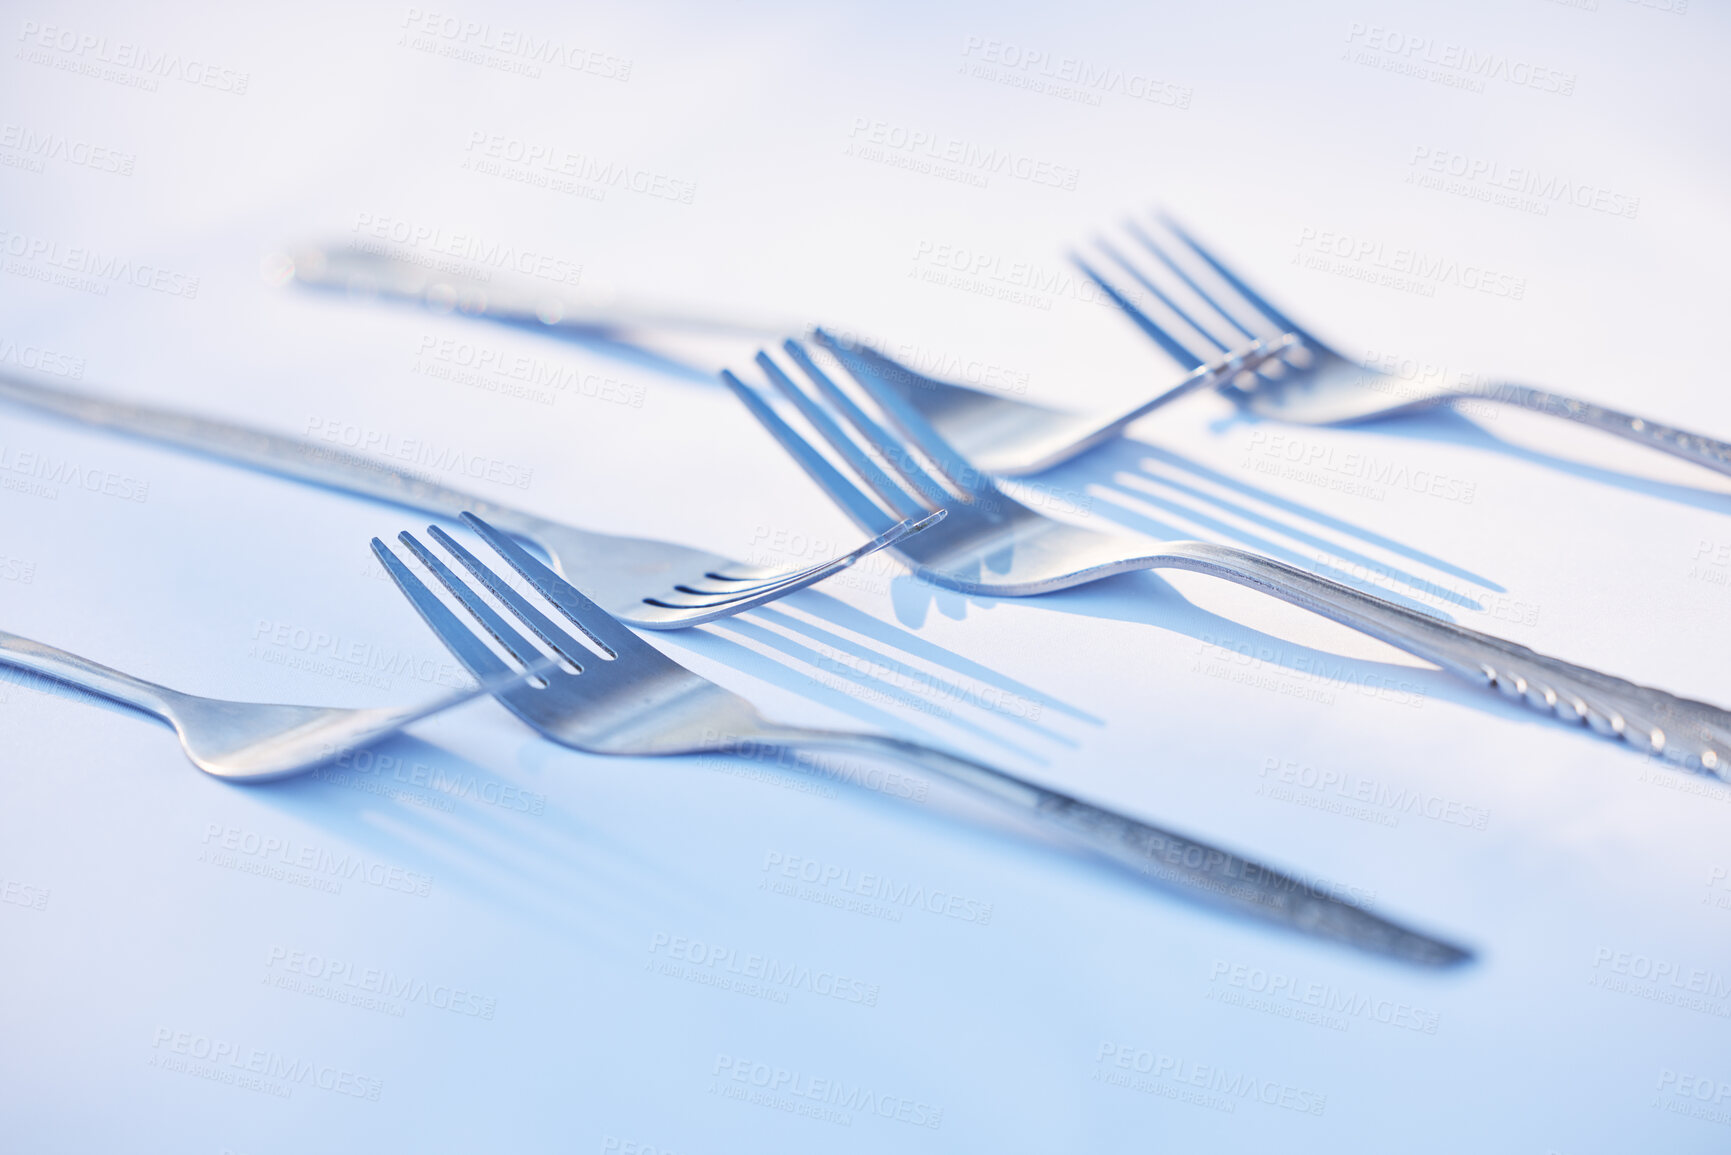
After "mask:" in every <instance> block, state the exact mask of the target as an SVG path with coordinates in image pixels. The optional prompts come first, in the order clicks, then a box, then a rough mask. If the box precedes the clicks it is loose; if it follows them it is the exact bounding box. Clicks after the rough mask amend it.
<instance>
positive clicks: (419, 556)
mask: <svg viewBox="0 0 1731 1155" xmlns="http://www.w3.org/2000/svg"><path fill="white" fill-rule="evenodd" d="M397 540H398V541H400V542H402V543H403V544H404V545H405V546H407V547H408V549H409V552H410V553H412V554H414V555H415V559H416V560H417V561H419V562H420V563H421V564H422V565H424V566H426V567H427V568H428V569H430V570H432V571H433V576H434V577H436V578H438V579H439V581H440V583H441V584H443V585H444V587H445V588H446V589H448V590H450V591H451V594H452V596H454V597H455V598H456V599H457V600H458V601H460V602H462V603H463V608H464V609H466V610H468V611H469V612H470V613H471V614H473V615H474V616H475V620H476V621H478V622H480V623H481V625H482V626H484V627H486V630H487V632H488V633H490V634H492V635H493V637H494V638H496V639H498V642H499V644H500V645H501V646H504V647H505V649H506V650H508V651H509V652H510V654H511V656H512V657H513V658H516V659H517V660H518V661H519V662H522V663H523V665H525V666H528V665H530V664H532V663H534V662H538V661H541V660H542V657H543V655H542V653H541V651H540V650H537V649H536V648H535V646H534V643H532V642H530V641H529V639H528V638H525V637H524V636H523V635H522V634H520V633H518V632H517V631H516V630H515V629H514V628H513V627H512V625H511V623H510V622H507V621H506V620H505V619H504V618H503V617H501V616H500V615H499V611H497V610H495V609H494V608H493V607H492V606H490V605H488V604H487V603H486V602H485V601H484V600H482V598H481V596H480V595H479V594H477V593H476V592H475V591H474V590H473V589H470V588H469V585H468V583H466V582H464V581H463V579H462V578H460V577H458V576H457V575H456V574H455V573H454V572H452V570H451V567H450V566H448V565H446V564H445V563H444V562H443V561H441V560H439V557H438V555H437V554H435V553H434V552H433V551H432V550H430V549H428V548H427V547H426V546H424V545H422V544H421V542H420V539H418V538H417V537H415V535H414V534H412V533H410V532H409V531H408V530H406V529H405V530H404V531H403V532H401V533H399V534H398V535H397Z"/></svg>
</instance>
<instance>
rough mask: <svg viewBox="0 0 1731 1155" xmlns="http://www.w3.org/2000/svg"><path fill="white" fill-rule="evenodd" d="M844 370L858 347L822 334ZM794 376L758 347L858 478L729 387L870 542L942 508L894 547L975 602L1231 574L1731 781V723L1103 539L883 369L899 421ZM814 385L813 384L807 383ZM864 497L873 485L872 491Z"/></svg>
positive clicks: (1309, 589) (1363, 607)
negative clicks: (1165, 575)
mask: <svg viewBox="0 0 1731 1155" xmlns="http://www.w3.org/2000/svg"><path fill="white" fill-rule="evenodd" d="M817 337H818V341H819V344H820V345H822V346H823V348H824V349H826V350H827V351H828V352H829V353H830V354H831V355H833V356H834V357H835V358H836V359H837V361H838V362H839V363H840V364H841V366H842V367H843V368H844V369H847V370H850V371H851V370H853V369H854V367H855V365H856V364H857V357H856V354H855V352H854V351H853V350H851V349H849V348H848V347H846V346H845V345H842V344H841V343H839V342H836V341H833V340H829V339H827V338H826V336H825V335H824V334H823V333H822V332H821V331H820V332H819V333H818V335H817ZM782 350H783V352H784V354H785V357H786V360H787V364H788V368H783V366H782V364H780V363H778V362H777V361H776V360H775V359H773V358H771V357H770V356H769V355H768V354H767V353H761V352H760V353H759V354H758V356H757V363H758V365H759V367H760V368H761V369H762V370H763V372H764V373H765V375H766V376H767V377H768V379H769V381H770V382H771V383H772V384H773V385H774V386H775V388H776V389H777V390H779V391H780V392H781V393H782V394H783V395H785V396H786V397H787V399H788V400H789V401H790V402H792V403H793V405H794V407H795V408H797V409H798V410H799V412H800V413H801V414H802V415H803V416H804V418H805V419H806V421H807V422H808V423H809V424H810V425H811V426H812V427H813V428H814V429H816V430H817V432H818V434H819V435H820V436H821V437H822V438H823V440H824V441H825V442H827V443H828V444H829V446H830V448H831V449H832V450H833V451H834V453H835V454H836V455H837V457H838V458H839V459H840V460H841V462H842V463H843V464H844V465H845V467H846V468H847V469H848V470H850V471H851V472H852V474H853V478H852V479H850V478H849V477H848V476H846V475H844V474H843V472H842V471H841V469H838V468H837V466H836V465H835V464H832V463H831V461H830V459H829V458H828V457H826V456H825V455H824V454H823V453H822V452H821V451H819V450H818V449H817V448H816V447H815V446H814V445H813V444H812V442H811V441H809V440H808V439H807V438H806V437H805V436H803V435H802V434H800V433H798V432H797V431H795V430H794V428H793V427H792V426H791V425H789V424H788V423H787V422H786V421H785V420H783V418H782V417H781V416H780V415H779V414H778V413H777V412H776V410H775V409H774V408H772V407H771V406H770V405H769V403H768V402H766V401H765V400H764V399H763V398H762V397H760V396H759V395H758V393H757V391H756V390H754V389H752V388H750V387H748V386H747V385H746V384H745V383H744V382H742V381H741V380H740V379H739V378H738V377H736V376H735V375H734V374H732V373H731V372H725V371H724V372H723V373H722V379H723V380H724V381H725V382H726V383H727V385H728V386H729V387H730V388H732V389H733V391H734V392H735V393H736V394H738V396H739V398H740V400H742V401H744V402H745V404H746V407H747V408H748V409H749V410H750V411H751V412H752V414H753V415H754V416H756V418H757V419H758V421H759V422H761V423H762V424H763V426H764V427H765V428H766V429H767V430H768V431H769V432H770V433H771V434H772V435H773V436H774V437H775V438H776V440H778V441H780V442H781V444H782V445H783V447H785V448H786V449H787V451H788V452H789V453H790V454H792V455H793V457H794V459H795V460H796V461H798V462H799V464H800V465H801V466H802V467H804V469H805V470H806V472H807V473H809V474H810V475H811V477H812V479H813V480H815V481H816V482H817V483H818V485H819V486H821V487H822V488H823V489H824V490H825V491H826V492H827V493H828V494H829V495H830V497H831V498H832V499H834V500H835V502H836V504H838V505H840V506H841V507H842V509H843V510H844V511H845V512H846V513H847V514H848V515H849V516H850V517H852V518H853V520H854V521H855V522H856V523H858V524H859V525H861V526H862V527H864V528H865V529H866V530H867V532H872V531H874V530H875V529H878V528H881V527H883V526H886V525H888V524H890V523H892V522H894V521H895V520H897V519H899V518H906V517H915V516H920V515H923V514H926V513H930V512H932V511H934V510H939V509H942V510H945V511H947V512H948V514H949V516H948V517H946V518H945V519H944V521H943V522H942V523H940V524H939V525H937V526H935V527H933V528H932V529H930V530H928V531H926V532H925V533H923V534H921V535H920V536H919V537H917V538H912V539H909V540H905V541H903V542H900V543H898V544H897V545H895V546H894V547H892V552H894V553H895V554H897V555H898V556H900V557H901V558H903V559H904V560H906V561H907V562H908V563H909V564H911V565H913V566H914V567H915V568H916V570H917V572H918V574H919V576H920V577H922V578H924V579H925V580H927V581H929V582H931V583H933V584H935V585H939V586H944V587H947V588H949V589H954V590H959V591H961V592H963V593H971V594H991V595H999V596H1010V597H1019V596H1024V595H1028V594H1039V593H1047V592H1050V591H1053V590H1061V589H1067V588H1069V587H1071V586H1075V585H1080V584H1082V583H1085V582H1091V581H1096V580H1098V579H1100V578H1103V577H1108V576H1110V575H1113V574H1120V573H1126V572H1130V571H1133V570H1143V569H1185V570H1192V571H1195V572H1197V573H1204V574H1209V575H1212V576H1214V577H1218V578H1224V579H1226V580H1227V581H1230V582H1235V583H1237V584H1239V585H1243V586H1247V587H1249V588H1251V589H1254V590H1258V591H1260V592H1262V593H1265V594H1268V595H1269V596H1271V597H1276V598H1280V599H1281V600H1282V601H1287V602H1290V603H1292V604H1293V605H1296V606H1298V607H1300V608H1302V609H1306V610H1309V611H1311V612H1312V613H1315V614H1320V615H1321V616H1323V617H1326V618H1330V619H1332V620H1334V621H1337V622H1340V623H1341V624H1343V625H1346V626H1350V627H1352V628H1353V629H1356V630H1359V631H1361V632H1363V633H1366V634H1369V635H1370V636H1371V637H1374V638H1379V639H1381V640H1382V641H1385V642H1387V643H1389V644H1390V645H1393V646H1397V647H1399V648H1400V649H1403V650H1405V651H1407V652H1408V653H1410V654H1414V655H1416V656H1418V657H1420V658H1423V659H1425V660H1426V661H1430V662H1434V663H1436V664H1437V665H1439V666H1441V667H1442V668H1443V669H1444V670H1445V671H1447V672H1448V673H1450V674H1453V675H1455V676H1457V677H1460V678H1463V679H1466V680H1467V681H1469V682H1472V683H1473V684H1475V685H1479V686H1486V687H1492V688H1495V689H1497V690H1499V691H1501V692H1502V693H1503V694H1505V695H1507V696H1508V697H1510V698H1513V699H1515V700H1517V701H1523V702H1526V703H1527V704H1528V705H1530V706H1533V707H1535V708H1536V709H1539V710H1541V711H1544V712H1546V713H1550V714H1553V715H1555V716H1556V717H1558V718H1560V719H1562V720H1564V721H1566V722H1573V723H1577V724H1579V723H1584V724H1586V725H1588V726H1590V727H1592V728H1593V729H1594V730H1596V731H1598V732H1599V733H1601V734H1605V735H1609V736H1613V737H1617V738H1621V739H1623V740H1624V741H1626V742H1629V743H1630V744H1631V745H1633V746H1635V747H1636V748H1637V749H1639V750H1642V751H1646V752H1651V753H1653V754H1656V755H1663V757H1665V758H1666V759H1668V760H1670V761H1672V762H1674V763H1676V764H1679V765H1682V766H1684V767H1686V768H1688V769H1691V770H1696V771H1701V772H1705V773H1709V774H1713V775H1715V776H1718V777H1721V778H1727V777H1731V714H1727V713H1726V712H1725V711H1724V710H1721V709H1719V708H1718V707H1716V706H1711V705H1707V704H1706V703H1702V702H1695V701H1690V700H1688V699H1684V698H1679V697H1676V696H1675V695H1672V694H1668V693H1666V692H1664V691H1662V690H1655V689H1650V688H1648V687H1645V686H1638V685H1635V684H1633V683H1631V682H1626V681H1624V680H1622V679H1620V678H1614V677H1611V676H1609V675H1606V674H1602V673H1599V672H1597V671H1594V670H1589V669H1585V668H1583V667H1580V666H1575V665H1570V664H1569V663H1567V662H1562V661H1558V660H1557V659H1555V658H1550V657H1546V656H1545V655H1543V654H1539V653H1535V652H1534V651H1532V650H1530V649H1528V648H1527V647H1525V646H1521V645H1517V644H1515V643H1513V642H1507V641H1503V640H1502V639H1500V638H1495V637H1492V636H1490V635H1488V634H1481V633H1478V632H1477V631H1474V630H1469V629H1465V628H1463V627H1460V626H1456V625H1453V624H1450V623H1448V622H1444V621H1441V620H1440V619H1437V618H1432V617H1429V616H1426V615H1424V614H1421V613H1417V612H1415V611H1413V610H1409V609H1406V608H1404V607H1402V606H1398V605H1395V604H1393V603H1392V602H1388V601H1385V600H1383V599H1382V598H1378V597H1373V596H1371V595H1370V594H1366V593H1361V592H1360V591H1358V590H1355V589H1352V588H1351V587H1349V586H1344V585H1341V584H1339V583H1337V582H1332V581H1329V580H1328V579H1326V578H1322V577H1318V576H1317V575H1315V574H1312V573H1308V572H1306V571H1304V570H1301V569H1298V568H1295V567H1293V566H1290V565H1286V564H1284V563H1282V562H1278V561H1275V560H1273V559H1271V558H1267V557H1263V556H1261V555H1259V554H1255V553H1251V552H1249V551H1247V550H1242V549H1236V548H1233V547H1231V546H1224V545H1215V544H1213V543H1209V542H1200V541H1166V542H1161V543H1159V545H1158V546H1156V545H1154V543H1152V542H1150V541H1149V540H1148V539H1146V538H1140V537H1132V536H1129V535H1125V534H1116V533H1103V532H1100V531H1098V530H1093V529H1087V528H1083V527H1081V526H1075V525H1070V524H1068V523H1065V522H1061V521H1057V520H1055V519H1053V518H1050V517H1047V516H1046V515H1045V514H1043V513H1039V512H1036V511H1035V510H1032V509H1030V508H1028V507H1027V506H1025V505H1022V504H1021V503H1019V502H1017V501H1015V500H1014V499H1013V498H1011V497H1010V496H1008V495H1007V494H1005V493H1004V492H1003V490H1001V489H1000V488H998V486H997V485H996V484H995V483H994V482H993V481H992V479H991V478H990V477H989V476H987V475H986V473H985V472H984V471H983V470H982V469H979V468H977V467H975V466H974V465H972V464H970V463H969V462H968V461H966V460H965V459H964V458H963V457H962V456H961V455H960V454H959V453H958V452H957V451H956V450H955V449H954V448H953V447H952V446H951V445H950V444H949V443H948V441H946V440H945V439H944V438H943V437H941V436H940V435H939V434H938V432H937V431H936V430H935V429H934V428H933V427H932V425H931V424H930V423H929V422H928V421H927V420H926V418H925V416H924V414H922V413H921V412H920V411H919V410H918V409H916V408H915V407H914V406H913V405H911V404H909V403H908V402H907V401H906V400H905V398H904V397H903V395H902V394H901V393H900V392H899V391H898V390H895V389H892V388H886V387H885V386H883V384H882V381H881V378H879V377H877V376H876V375H875V374H874V373H872V372H870V371H869V370H865V369H862V370H861V371H859V372H851V373H850V375H851V376H852V377H853V379H854V381H856V382H857V383H858V384H859V385H860V386H861V387H862V388H864V389H865V390H866V392H867V393H868V394H869V395H870V396H871V397H872V398H873V399H874V400H875V401H876V403H877V405H878V406H879V407H880V408H881V409H882V411H883V412H884V413H885V414H886V415H888V416H889V418H890V419H891V421H892V422H893V423H894V424H895V426H896V427H897V432H893V433H892V432H890V431H889V430H887V429H886V428H885V427H884V425H883V424H881V423H880V422H879V421H878V420H877V419H876V418H874V417H872V416H871V415H870V414H868V413H867V412H866V411H865V410H864V409H863V408H862V407H861V406H860V405H859V404H858V403H857V402H856V401H855V400H854V399H853V398H852V397H851V396H849V394H848V393H847V392H845V391H844V390H843V389H842V388H841V387H840V386H839V385H837V383H836V381H835V379H834V378H833V377H832V376H831V374H829V373H827V372H826V371H825V370H824V369H823V368H822V367H820V366H819V365H818V363H817V361H816V360H814V358H813V356H812V353H811V352H810V351H809V350H808V349H807V348H806V347H805V346H804V345H802V344H801V343H799V342H797V341H791V340H790V341H787V342H785V343H784V344H783V346H782ZM796 376H798V377H800V378H803V384H801V383H796V381H795V377H796ZM862 482H863V484H864V487H865V488H862V487H861V484H860V483H862Z"/></svg>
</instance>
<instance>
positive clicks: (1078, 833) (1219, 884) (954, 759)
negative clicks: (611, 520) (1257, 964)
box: [752, 727, 1470, 966]
mask: <svg viewBox="0 0 1731 1155" xmlns="http://www.w3.org/2000/svg"><path fill="white" fill-rule="evenodd" d="M752 738H753V739H754V740H756V741H759V742H763V743H765V744H767V745H770V746H772V747H776V748H783V749H796V748H804V749H812V748H829V749H841V750H850V751H853V752H856V753H862V754H867V755H874V756H878V757H884V756H887V757H891V758H895V759H899V760H901V761H904V762H907V763H910V764H912V765H914V766H917V767H919V768H921V769H923V770H926V771H928V772H930V773H932V774H936V775H938V776H941V777H943V778H947V779H949V780H951V781H953V782H958V783H960V784H962V785H964V786H969V787H972V788H974V789H976V790H979V791H982V792H984V793H986V794H988V795H990V796H991V797H993V798H995V799H997V800H998V801H1000V802H1002V803H1005V804H1007V805H1008V806H1009V807H1010V808H1011V809H1014V810H1017V811H1020V812H1021V813H1023V814H1026V815H1028V816H1030V817H1032V818H1034V819H1036V820H1038V821H1039V822H1040V823H1042V824H1043V825H1046V826H1049V827H1052V828H1054V829H1055V830H1057V831H1059V832H1060V833H1062V834H1063V835H1065V836H1067V837H1068V838H1069V839H1070V840H1071V841H1073V842H1076V843H1079V844H1080V845H1082V846H1084V847H1086V848H1087V849H1089V850H1091V851H1093V852H1094V853H1096V854H1098V855H1101V856H1102V857H1105V858H1107V859H1110V860H1111V861H1112V862H1115V863H1117V864H1118V865H1120V866H1123V867H1126V868H1128V869H1130V870H1131V871H1133V872H1135V873H1136V874H1138V875H1140V876H1141V877H1143V878H1145V879H1147V880H1149V881H1151V882H1154V883H1156V884H1158V885H1160V886H1163V887H1164V888H1166V889H1169V890H1175V891H1178V892H1180V893H1183V894H1186V895H1188V896H1189V897H1191V898H1194V899H1198V900H1200V901H1203V902H1206V903H1208V904H1210V905H1215V906H1223V907H1226V908H1229V909H1231V910H1234V911H1236V912H1238V913H1241V914H1249V915H1253V916H1255V917H1258V918H1261V919H1266V920H1270V921H1273V922H1276V923H1279V924H1281V925H1284V926H1287V927H1289V928H1291V929H1294V930H1298V931H1302V932H1304V933H1307V934H1311V935H1315V936H1318V937H1321V938H1326V939H1332V940H1335V941H1338V942H1341V943H1343V944H1346V945H1348V946H1352V947H1356V948H1358V949H1360V950H1366V951H1369V952H1372V953H1375V954H1381V955H1384V956H1387V957H1390V958H1396V959H1400V960H1402V961H1404V962H1409V963H1418V964H1421V965H1426V966H1447V965H1451V964H1454V963H1458V962H1461V961H1464V960H1465V959H1467V958H1469V957H1470V954H1469V952H1468V951H1466V950H1464V949H1462V948H1461V947H1458V946H1454V945H1452V944H1449V943H1446V942H1442V941H1439V940H1437V939H1434V938H1431V937H1429V936H1427V935H1424V934H1421V933H1419V932H1417V931H1414V930H1410V929H1408V928H1406V927H1403V926H1401V925H1400V924H1398V923H1395V922H1391V921H1389V920H1388V919H1385V918H1382V917H1380V916H1378V915H1375V914H1372V913H1371V912H1370V911H1368V910H1365V909H1364V908H1362V907H1360V906H1356V905H1354V904H1353V903H1351V902H1348V901H1346V900H1344V899H1340V898H1336V897H1334V896H1332V895H1330V894H1327V893H1324V891H1323V890H1322V889H1321V888H1320V887H1318V886H1316V885H1314V884H1311V883H1307V882H1304V881H1301V880H1299V879H1296V878H1293V877H1291V876H1289V875H1285V874H1281V873H1279V872H1278V871H1275V870H1271V869H1270V868H1268V867H1265V866H1260V865H1258V864H1256V863H1254V862H1251V861H1249V860H1248V859H1244V858H1240V857H1239V856H1237V855H1235V854H1233V853H1231V852H1230V851H1226V850H1222V849H1220V848H1218V847H1215V846H1210V845H1208V844H1207V843H1204V842H1198V841H1196V840H1195V839H1193V838H1189V837H1186V836H1185V835H1183V834H1178V833H1175V832H1173V831H1170V830H1165V829H1162V828H1161V827H1158V826H1154V825H1151V824H1149V823H1146V822H1142V821H1140V820H1138V819H1134V818H1130V817H1127V816H1125V815H1123V814H1119V813H1117V812H1115V811H1111V810H1106V809H1103V808H1101V807H1099V806H1095V805H1093V804H1092V803H1089V802H1084V801H1082V800H1081V799H1079V798H1074V797H1072V796H1070V795H1068V794H1064V793H1062V792H1060V791H1057V790H1051V789H1048V788H1047V787H1044V786H1040V785H1038V784H1036V783H1033V782H1029V781H1027V780H1026V779H1023V778H1019V777H1017V776H1015V775H1013V774H1010V773H1008V772H1006V771H1003V770H999V769H996V768H995V767H991V766H987V765H985V764H984V763H980V762H975V761H972V760H971V759H967V758H963V757H960V756H959V755H955V754H950V753H947V752H945V751H942V750H936V749H933V748H932V747H929V746H922V745H920V744H919V743H917V742H908V741H905V740H903V739H900V738H892V737H889V736H887V735H879V734H855V733H850V732H846V731H830V730H804V729H796V728H784V727H771V728H769V729H767V730H765V731H763V732H761V733H758V734H754V735H752Z"/></svg>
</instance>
